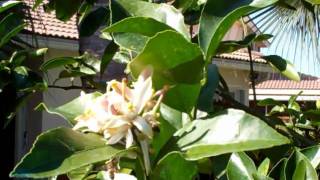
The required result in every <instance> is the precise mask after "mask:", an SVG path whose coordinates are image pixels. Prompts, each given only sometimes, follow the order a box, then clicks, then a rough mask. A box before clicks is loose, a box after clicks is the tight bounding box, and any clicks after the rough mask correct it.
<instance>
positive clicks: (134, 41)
mask: <svg viewBox="0 0 320 180" xmlns="http://www.w3.org/2000/svg"><path fill="white" fill-rule="evenodd" d="M113 40H114V42H115V43H116V44H118V45H119V46H120V47H121V48H123V49H127V50H131V51H135V52H137V53H140V52H141V51H142V50H143V48H144V46H145V45H146V43H147V41H148V40H149V38H148V37H147V36H144V35H141V34H136V33H113Z"/></svg>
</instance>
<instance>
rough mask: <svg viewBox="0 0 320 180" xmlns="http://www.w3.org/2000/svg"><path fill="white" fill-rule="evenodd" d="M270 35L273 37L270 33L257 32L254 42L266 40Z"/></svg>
mask: <svg viewBox="0 0 320 180" xmlns="http://www.w3.org/2000/svg"><path fill="white" fill-rule="evenodd" d="M272 37H273V35H272V34H259V35H257V36H256V37H255V38H254V42H261V41H267V40H269V39H270V38H272Z"/></svg>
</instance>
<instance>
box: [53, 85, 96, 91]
mask: <svg viewBox="0 0 320 180" xmlns="http://www.w3.org/2000/svg"><path fill="white" fill-rule="evenodd" d="M48 88H56V89H63V90H71V89H87V90H96V89H97V88H95V87H82V86H56V85H48Z"/></svg>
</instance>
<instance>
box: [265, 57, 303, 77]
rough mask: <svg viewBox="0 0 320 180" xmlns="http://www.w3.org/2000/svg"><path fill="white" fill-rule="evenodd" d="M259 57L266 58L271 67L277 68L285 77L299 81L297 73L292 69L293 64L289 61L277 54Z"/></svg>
mask: <svg viewBox="0 0 320 180" xmlns="http://www.w3.org/2000/svg"><path fill="white" fill-rule="evenodd" d="M261 58H262V59H264V60H266V61H267V62H268V63H269V64H270V65H271V66H272V67H273V68H275V69H276V70H278V71H279V72H280V73H281V74H282V75H284V76H286V77H287V78H289V79H291V80H294V81H300V76H299V74H298V73H297V71H296V70H295V69H294V67H293V64H292V63H290V62H289V61H287V60H285V59H283V58H281V57H280V56H277V55H270V56H263V57H261Z"/></svg>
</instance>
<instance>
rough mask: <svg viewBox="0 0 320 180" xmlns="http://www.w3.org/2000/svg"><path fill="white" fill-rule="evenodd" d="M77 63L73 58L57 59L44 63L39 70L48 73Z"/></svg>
mask: <svg viewBox="0 0 320 180" xmlns="http://www.w3.org/2000/svg"><path fill="white" fill-rule="evenodd" d="M77 62H78V61H77V60H76V59H75V58H73V57H58V58H54V59H50V60H48V61H46V62H44V63H43V64H42V65H41V66H40V69H41V70H42V71H48V70H49V69H54V68H60V67H62V66H65V65H70V64H74V63H77Z"/></svg>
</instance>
